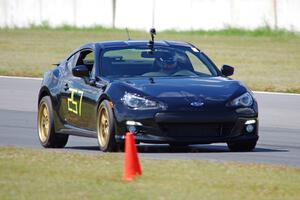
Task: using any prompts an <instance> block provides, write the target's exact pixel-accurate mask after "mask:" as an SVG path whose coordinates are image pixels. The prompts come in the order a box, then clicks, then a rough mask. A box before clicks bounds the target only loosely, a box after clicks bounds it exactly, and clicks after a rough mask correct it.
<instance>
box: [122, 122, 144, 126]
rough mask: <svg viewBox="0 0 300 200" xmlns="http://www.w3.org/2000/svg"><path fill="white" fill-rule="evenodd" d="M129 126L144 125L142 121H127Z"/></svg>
mask: <svg viewBox="0 0 300 200" xmlns="http://www.w3.org/2000/svg"><path fill="white" fill-rule="evenodd" d="M126 125H127V126H142V125H143V124H142V123H141V122H136V121H126Z"/></svg>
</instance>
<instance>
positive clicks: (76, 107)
mask: <svg viewBox="0 0 300 200" xmlns="http://www.w3.org/2000/svg"><path fill="white" fill-rule="evenodd" d="M69 90H70V91H71V97H70V98H68V111H70V112H72V113H75V114H76V115H79V116H81V104H82V96H83V91H81V90H76V89H73V88H70V89H69ZM76 94H78V95H79V96H80V99H79V102H78V101H76V100H75V98H74V96H75V95H76Z"/></svg>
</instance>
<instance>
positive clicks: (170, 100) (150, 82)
mask: <svg viewBox="0 0 300 200" xmlns="http://www.w3.org/2000/svg"><path fill="white" fill-rule="evenodd" d="M119 81H120V82H121V83H122V84H124V85H125V86H126V88H128V89H132V91H130V90H129V91H127V92H135V93H138V94H140V95H143V96H145V97H148V98H150V99H155V100H158V101H161V102H164V103H166V104H167V105H168V107H169V108H174V109H176V110H178V109H179V108H183V109H186V107H190V106H191V104H192V103H193V104H194V105H196V106H195V107H198V106H199V107H200V104H203V105H201V107H203V108H205V107H206V108H207V107H210V109H211V108H216V109H217V108H218V107H224V105H225V104H226V103H227V102H228V101H230V100H232V99H233V98H235V97H237V96H238V95H240V94H242V93H244V92H246V91H247V89H246V88H245V87H244V86H243V85H242V84H241V83H240V82H239V81H235V80H231V79H229V78H225V77H205V78H202V77H201V78H198V77H197V78H177V77H176V78H165V77H160V78H157V77H155V78H149V79H148V78H136V79H134V78H131V79H124V80H119ZM197 104H198V106H197Z"/></svg>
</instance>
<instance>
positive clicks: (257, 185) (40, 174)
mask: <svg viewBox="0 0 300 200" xmlns="http://www.w3.org/2000/svg"><path fill="white" fill-rule="evenodd" d="M141 165H142V169H143V175H142V176H141V177H138V178H137V179H136V180H134V181H133V182H129V183H128V182H124V181H122V178H121V177H122V169H123V155H122V154H119V153H110V154H109V153H107V154H88V155H85V154H80V153H71V152H66V151H63V152H60V151H59V152H56V151H46V150H43V151H41V150H30V149H21V148H12V147H1V148H0V199H2V200H5V199H72V200H74V199H207V200H210V199H224V200H227V199H230V200H232V199H245V200H247V199H265V200H267V199H280V200H284V199H299V196H300V169H296V168H290V167H280V166H271V165H262V164H239V163H228V162H225V163H221V162H209V161H179V160H178V161H176V160H171V161H163V160H147V159H142V160H141ZM170 169H172V170H170Z"/></svg>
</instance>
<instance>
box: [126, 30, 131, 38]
mask: <svg viewBox="0 0 300 200" xmlns="http://www.w3.org/2000/svg"><path fill="white" fill-rule="evenodd" d="M126 33H127V37H128V40H131V38H130V35H129V31H128V28H127V27H126Z"/></svg>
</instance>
